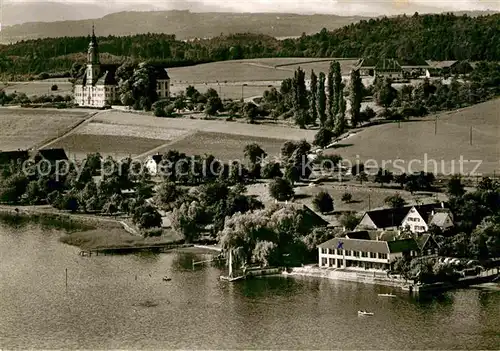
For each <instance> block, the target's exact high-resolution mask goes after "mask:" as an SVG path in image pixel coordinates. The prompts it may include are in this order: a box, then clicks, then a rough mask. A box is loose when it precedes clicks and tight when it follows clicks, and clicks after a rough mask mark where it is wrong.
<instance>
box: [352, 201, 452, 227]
mask: <svg viewBox="0 0 500 351" xmlns="http://www.w3.org/2000/svg"><path fill="white" fill-rule="evenodd" d="M432 225H434V226H436V227H438V228H440V229H442V230H447V229H449V228H451V227H453V225H454V224H453V215H452V214H451V212H450V211H449V210H447V209H446V208H444V203H441V204H426V205H417V206H406V207H400V208H387V209H382V210H374V211H368V212H366V213H365V214H364V216H363V218H362V219H361V221H360V222H359V224H358V225H357V227H356V229H357V230H363V229H364V230H366V229H369V230H393V231H398V232H399V231H401V230H408V231H410V232H411V233H416V234H418V233H425V232H427V231H428V230H429V228H430V227H431V226H432Z"/></svg>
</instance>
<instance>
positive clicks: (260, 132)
mask: <svg viewBox="0 0 500 351" xmlns="http://www.w3.org/2000/svg"><path fill="white" fill-rule="evenodd" d="M95 122H99V123H108V124H112V125H115V126H117V125H126V126H131V125H134V126H143V127H149V128H154V129H158V128H167V129H184V130H194V131H203V132H213V133H222V134H234V135H247V136H253V137H263V138H271V139H286V140H301V139H306V140H309V141H312V140H313V139H314V135H315V133H316V131H315V130H306V129H298V128H289V127H281V126H268V125H258V124H246V123H239V122H225V121H216V120H199V119H186V118H158V117H152V116H140V118H139V117H138V116H137V115H134V114H133V113H123V112H118V111H110V112H105V113H102V114H99V118H97V119H95Z"/></svg>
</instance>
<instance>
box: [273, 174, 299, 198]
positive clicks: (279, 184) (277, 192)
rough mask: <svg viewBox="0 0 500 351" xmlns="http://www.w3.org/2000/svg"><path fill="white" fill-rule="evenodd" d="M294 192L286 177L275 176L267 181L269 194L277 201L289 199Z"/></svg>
mask: <svg viewBox="0 0 500 351" xmlns="http://www.w3.org/2000/svg"><path fill="white" fill-rule="evenodd" d="M294 194H295V192H294V191H293V187H292V184H290V182H289V181H288V180H286V179H283V178H275V179H274V180H272V181H271V182H270V183H269V195H271V196H272V197H273V198H274V199H276V200H278V201H285V200H290V199H291V198H293V196H294Z"/></svg>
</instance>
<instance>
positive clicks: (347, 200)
mask: <svg viewBox="0 0 500 351" xmlns="http://www.w3.org/2000/svg"><path fill="white" fill-rule="evenodd" d="M341 200H342V201H343V202H345V203H350V202H351V201H352V194H351V193H344V194H342V199H341Z"/></svg>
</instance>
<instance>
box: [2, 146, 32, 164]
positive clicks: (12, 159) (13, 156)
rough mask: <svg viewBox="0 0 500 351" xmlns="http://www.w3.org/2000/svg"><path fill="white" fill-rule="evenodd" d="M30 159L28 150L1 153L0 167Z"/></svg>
mask: <svg viewBox="0 0 500 351" xmlns="http://www.w3.org/2000/svg"><path fill="white" fill-rule="evenodd" d="M29 157H30V155H29V152H28V151H26V150H14V151H0V165H8V164H11V163H18V162H21V163H22V162H24V161H26V160H28V159H29Z"/></svg>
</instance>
